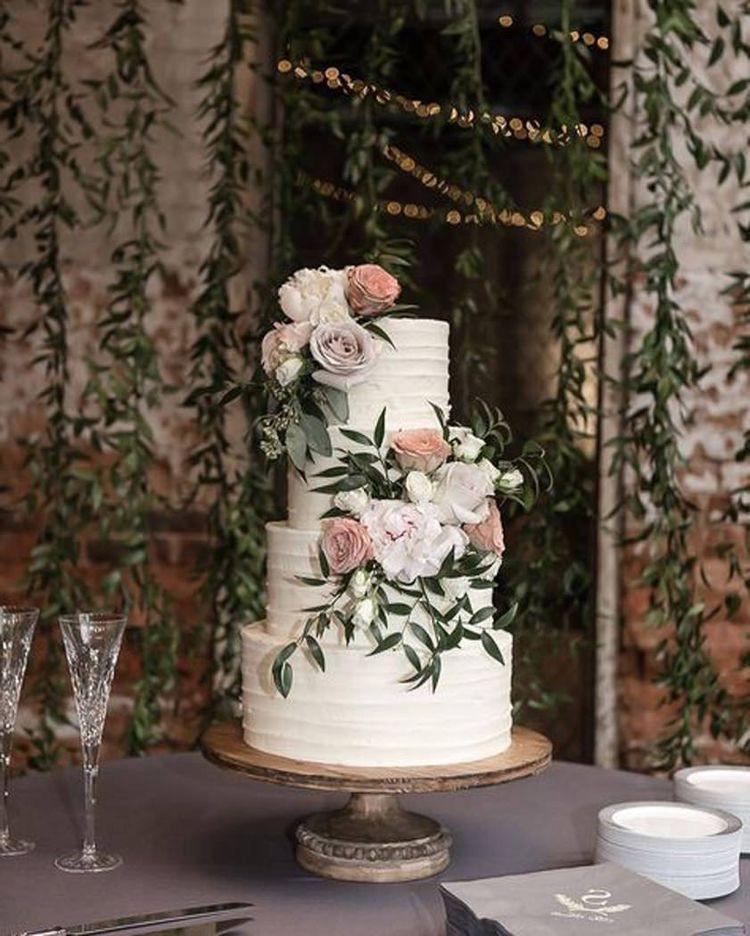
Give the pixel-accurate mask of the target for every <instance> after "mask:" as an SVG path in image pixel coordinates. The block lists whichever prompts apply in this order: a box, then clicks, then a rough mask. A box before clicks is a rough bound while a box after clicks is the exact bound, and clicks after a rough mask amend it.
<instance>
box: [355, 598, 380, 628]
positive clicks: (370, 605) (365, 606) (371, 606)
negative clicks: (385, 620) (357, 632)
mask: <svg viewBox="0 0 750 936" xmlns="http://www.w3.org/2000/svg"><path fill="white" fill-rule="evenodd" d="M376 610H377V608H376V607H375V602H374V601H373V600H372V598H363V599H362V600H361V601H358V602H357V604H356V606H355V608H354V614H353V615H352V623H353V624H355V625H356V626H357V627H367V626H368V625H369V624H372V621H373V619H374V617H375V612H376Z"/></svg>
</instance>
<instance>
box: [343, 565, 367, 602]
mask: <svg viewBox="0 0 750 936" xmlns="http://www.w3.org/2000/svg"><path fill="white" fill-rule="evenodd" d="M371 584H372V576H371V575H370V573H369V572H366V571H365V570H364V569H357V570H356V571H355V572H354V573H353V574H352V576H351V578H350V579H349V585H348V586H347V589H346V590H347V591H348V592H349V594H350V595H351V596H352V598H364V597H365V595H366V594H367V592H368V591H369V590H370V585H371Z"/></svg>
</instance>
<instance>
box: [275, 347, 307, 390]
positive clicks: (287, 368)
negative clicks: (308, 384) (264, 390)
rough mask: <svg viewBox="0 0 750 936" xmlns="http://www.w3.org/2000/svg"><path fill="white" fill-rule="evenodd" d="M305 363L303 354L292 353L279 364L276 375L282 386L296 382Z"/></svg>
mask: <svg viewBox="0 0 750 936" xmlns="http://www.w3.org/2000/svg"><path fill="white" fill-rule="evenodd" d="M304 364H305V362H304V360H303V358H302V356H301V355H299V354H292V355H290V356H289V357H288V358H286V360H284V361H282V363H281V364H279V366H278V367H277V368H276V373H275V374H274V377H275V378H276V380H278V382H279V383H280V384H281V386H282V387H288V386H289V384H290V383H294V381H295V380H296V379H297V378H298V377H299V375H300V371H301V370H302V368H303V367H304Z"/></svg>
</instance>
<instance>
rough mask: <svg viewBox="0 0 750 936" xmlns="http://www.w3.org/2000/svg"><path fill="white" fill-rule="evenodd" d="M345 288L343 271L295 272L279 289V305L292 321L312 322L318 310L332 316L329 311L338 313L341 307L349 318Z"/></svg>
mask: <svg viewBox="0 0 750 936" xmlns="http://www.w3.org/2000/svg"><path fill="white" fill-rule="evenodd" d="M345 287H346V271H345V270H331V269H329V268H328V267H325V266H322V267H318V269H317V270H310V269H303V270H297V272H296V273H294V274H293V275H292V276H290V277H289V279H288V280H287V281H286V282H285V283H284V285H283V286H282V287H281V288H280V289H279V304H280V305H281V308H282V310H283V312H284V314H285V315H286V316H287V318H290V319H291V320H292V321H293V322H311V321H313V320H314V319H315V318H317V317H318V316H319V315H320V314H321V308H325V309H328V310H329V313H328V314H333V313H332V312H331V310H333V309H334V308H335V309H337V310H339V312H340V310H341V308H342V307H343V308H344V309H345V311H346V317H347V318H348V317H349V306H348V304H347V302H346V292H345ZM319 321H323V319H319ZM335 321H340V319H335Z"/></svg>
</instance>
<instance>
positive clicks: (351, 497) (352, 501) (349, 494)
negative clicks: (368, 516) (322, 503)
mask: <svg viewBox="0 0 750 936" xmlns="http://www.w3.org/2000/svg"><path fill="white" fill-rule="evenodd" d="M369 503H370V495H369V494H368V493H367V491H366V490H365V489H364V488H356V489H355V490H354V491H339V492H338V494H336V496H335V497H334V498H333V504H334V506H335V507H338V509H339V510H343V511H345V512H346V513H350V514H354V516H355V517H358V516H359V515H360V514H361V513H362V511H363V510H365V508H366V507H367V505H368V504H369Z"/></svg>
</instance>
